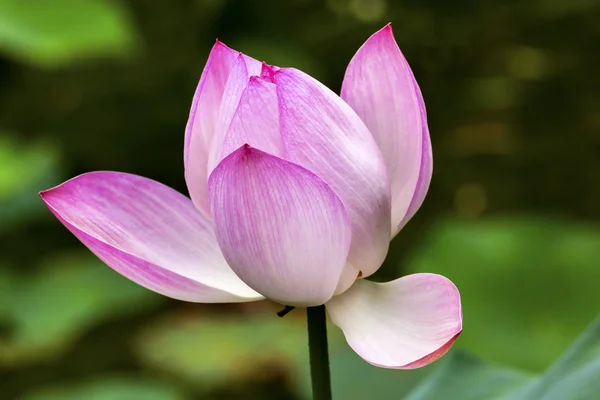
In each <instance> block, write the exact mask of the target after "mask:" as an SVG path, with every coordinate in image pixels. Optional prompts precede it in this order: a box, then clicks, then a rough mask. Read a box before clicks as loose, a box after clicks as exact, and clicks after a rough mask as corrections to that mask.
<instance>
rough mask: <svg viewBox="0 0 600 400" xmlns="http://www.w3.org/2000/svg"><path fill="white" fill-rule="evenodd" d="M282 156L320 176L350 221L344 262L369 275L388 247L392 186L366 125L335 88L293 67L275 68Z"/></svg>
mask: <svg viewBox="0 0 600 400" xmlns="http://www.w3.org/2000/svg"><path fill="white" fill-rule="evenodd" d="M274 76H275V83H276V85H277V97H278V100H279V119H280V126H281V136H282V139H283V144H284V149H285V152H286V158H288V159H290V160H291V161H293V162H295V163H297V164H300V165H302V166H303V167H305V168H307V169H309V170H310V171H312V172H314V173H315V174H317V175H318V176H319V177H321V178H322V179H323V180H324V181H325V182H327V184H328V185H329V186H331V188H332V189H333V190H334V191H335V192H336V193H337V195H338V196H339V197H340V199H341V200H342V202H343V203H344V206H345V207H346V209H347V210H348V215H349V216H350V219H351V221H352V247H351V249H350V255H349V257H348V262H349V263H351V264H352V265H354V266H355V267H356V268H357V269H359V270H360V271H362V273H363V275H364V276H368V275H371V274H372V273H373V272H375V271H376V270H377V269H378V268H379V267H380V265H381V263H382V262H383V260H384V258H385V255H386V254H387V250H388V246H389V233H390V187H389V181H388V176H387V170H386V167H385V163H384V160H383V157H382V155H381V152H380V150H379V148H378V147H377V144H376V143H375V141H374V140H373V137H372V136H371V134H370V133H369V130H368V129H367V127H366V126H365V125H364V123H363V122H362V121H361V120H360V118H359V117H358V116H357V115H356V113H355V112H354V111H352V109H351V108H350V107H349V106H348V105H347V104H346V103H345V102H344V101H343V100H342V99H340V98H339V97H338V96H337V95H336V94H335V93H333V92H332V91H331V90H329V89H327V88H326V87H325V86H324V85H322V84H321V83H319V82H318V81H316V80H315V79H313V78H311V77H310V76H308V75H306V74H304V73H302V72H300V71H298V70H294V69H288V68H282V69H280V70H279V71H277V72H276V73H275V75H274Z"/></svg>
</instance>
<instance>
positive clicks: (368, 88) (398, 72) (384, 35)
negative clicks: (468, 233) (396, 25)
mask: <svg viewBox="0 0 600 400" xmlns="http://www.w3.org/2000/svg"><path fill="white" fill-rule="evenodd" d="M341 96H342V98H343V99H344V100H345V101H346V102H348V104H350V106H352V108H353V109H354V110H355V111H356V113H357V114H358V115H359V116H360V117H361V118H362V120H363V121H364V122H365V124H366V125H367V127H368V128H369V130H370V131H371V133H372V134H373V136H374V137H375V140H376V141H377V144H378V145H379V147H380V148H381V151H382V153H383V156H384V158H385V162H386V165H387V168H388V171H389V175H390V182H391V187H392V216H391V218H392V236H394V235H395V234H396V233H397V232H398V231H399V230H400V228H401V227H402V226H404V224H405V223H406V222H407V221H408V219H410V218H411V217H412V216H413V215H414V213H415V212H416V210H417V209H418V208H419V207H420V205H421V203H422V202H423V199H424V197H425V194H426V192H427V189H428V187H429V181H430V180H431V172H432V157H431V145H430V144H429V131H428V129H427V117H426V114H425V106H424V103H423V97H422V96H421V91H420V90H419V86H418V85H417V82H416V80H415V78H414V76H413V73H412V71H411V69H410V66H409V65H408V63H407V62H406V59H405V58H404V56H403V55H402V53H401V52H400V49H399V48H398V45H397V44H396V41H395V40H394V35H393V32H392V27H391V25H387V26H386V27H385V28H383V29H381V30H380V31H378V32H376V33H375V34H374V35H373V36H371V37H370V38H369V39H368V40H367V41H366V42H365V44H364V45H363V46H362V47H361V48H360V49H359V50H358V52H357V53H356V55H355V56H354V58H352V61H350V64H349V65H348V69H347V70H346V76H345V78H344V83H343V85H342V91H341Z"/></svg>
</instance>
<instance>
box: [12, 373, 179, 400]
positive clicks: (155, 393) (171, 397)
mask: <svg viewBox="0 0 600 400" xmlns="http://www.w3.org/2000/svg"><path fill="white" fill-rule="evenodd" d="M186 398H187V397H185V396H184V395H183V394H182V393H181V392H180V391H179V390H177V388H175V387H173V386H171V385H168V384H166V383H161V382H157V381H156V380H154V379H153V380H140V379H133V378H123V377H119V378H104V379H102V380H96V381H92V382H88V383H84V384H79V385H73V386H66V387H58V388H53V389H44V390H40V391H37V392H33V393H30V394H28V395H26V396H24V398H23V400H82V399H85V400H134V399H136V400H137V399H140V400H142V399H143V400H185V399H186Z"/></svg>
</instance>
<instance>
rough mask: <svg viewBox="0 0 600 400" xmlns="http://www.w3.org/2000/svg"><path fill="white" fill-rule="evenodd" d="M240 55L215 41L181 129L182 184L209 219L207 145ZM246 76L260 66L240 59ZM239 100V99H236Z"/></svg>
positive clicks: (215, 127)
mask: <svg viewBox="0 0 600 400" xmlns="http://www.w3.org/2000/svg"><path fill="white" fill-rule="evenodd" d="M238 56H240V53H239V52H237V51H235V50H232V49H230V48H229V47H227V46H225V45H224V44H223V43H221V42H219V41H217V42H216V43H215V45H214V46H213V48H212V50H211V52H210V56H209V57H208V61H207V62H206V66H205V67H204V71H203V72H202V76H201V77H200V82H199V83H198V87H197V89H196V93H195V94H194V99H193V101H192V107H191V110H190V117H189V119H188V122H187V126H186V129H185V149H184V163H185V180H186V183H187V186H188V190H189V192H190V196H191V198H192V200H193V201H194V204H195V205H196V207H197V208H198V209H199V210H200V211H202V212H203V213H204V214H205V215H206V216H209V207H208V197H207V180H208V157H209V150H210V144H211V142H212V139H213V136H214V134H215V132H216V129H217V124H218V121H219V119H220V114H221V102H222V100H223V93H224V91H225V85H226V84H227V81H228V79H229V75H230V72H231V69H232V67H233V65H234V64H235V63H236V61H237V59H238ZM241 57H242V59H243V62H244V65H245V67H246V68H245V69H246V73H248V74H254V75H258V74H260V71H261V68H262V64H261V63H260V62H258V61H257V60H254V59H252V58H250V57H248V56H246V55H241ZM238 98H239V97H238Z"/></svg>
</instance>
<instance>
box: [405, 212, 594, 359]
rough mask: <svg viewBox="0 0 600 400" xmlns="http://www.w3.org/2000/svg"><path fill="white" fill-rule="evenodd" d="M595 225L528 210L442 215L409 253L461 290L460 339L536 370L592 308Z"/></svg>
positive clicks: (417, 268)
mask: <svg viewBox="0 0 600 400" xmlns="http://www.w3.org/2000/svg"><path fill="white" fill-rule="evenodd" d="M598 243H600V231H598V230H597V229H593V228H591V227H589V226H587V225H583V224H577V223H572V222H568V221H562V220H560V219H554V220H547V219H543V218H533V217H521V218H518V217H513V218H498V219H495V220H485V221H452V220H451V221H446V222H444V223H440V225H439V228H438V229H436V230H435V231H434V232H432V234H431V236H430V238H429V240H427V241H426V244H425V245H424V246H422V247H421V248H420V249H419V250H418V251H417V252H416V253H415V254H414V255H413V257H412V258H411V260H410V262H409V265H410V268H409V270H410V271H412V272H425V271H427V272H437V273H440V274H442V275H444V276H447V277H448V278H450V279H451V280H452V281H453V282H454V283H455V284H456V285H457V286H458V288H459V289H460V292H461V297H462V302H463V307H464V308H463V312H464V315H465V325H464V333H463V334H462V335H461V337H460V340H459V346H461V347H464V348H466V349H468V350H469V351H470V352H473V353H475V354H478V355H480V356H482V357H484V358H486V359H488V360H490V361H494V362H498V363H501V364H512V365H515V366H518V367H522V368H526V369H530V370H536V371H540V370H542V369H544V368H545V367H546V366H547V365H549V363H550V362H551V361H552V360H554V359H555V358H556V357H558V355H559V354H560V353H561V352H562V351H563V350H564V349H565V348H566V347H567V346H568V345H569V343H571V342H572V341H573V340H574V339H575V337H577V335H578V334H579V333H580V332H581V330H582V329H583V328H584V327H585V326H586V325H587V324H588V323H589V321H590V320H591V319H592V318H593V317H595V316H596V315H597V314H598V311H599V309H598V307H597V305H599V304H600V292H599V291H598V290H597V287H598V274H599V268H598V267H599V265H600V264H599V261H598V260H600V246H599V245H598Z"/></svg>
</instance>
